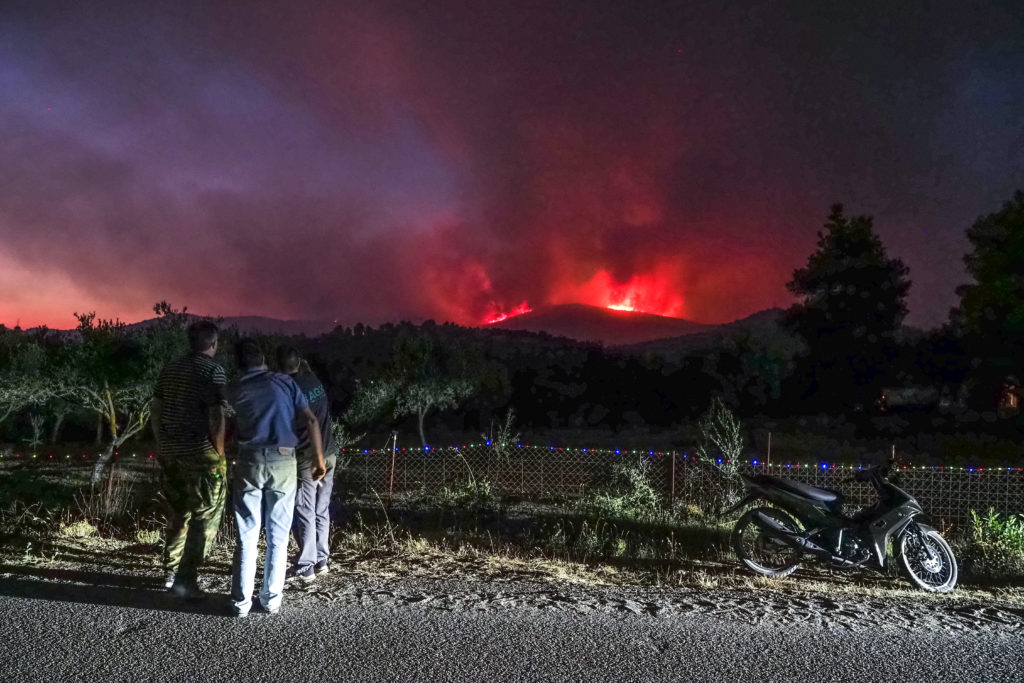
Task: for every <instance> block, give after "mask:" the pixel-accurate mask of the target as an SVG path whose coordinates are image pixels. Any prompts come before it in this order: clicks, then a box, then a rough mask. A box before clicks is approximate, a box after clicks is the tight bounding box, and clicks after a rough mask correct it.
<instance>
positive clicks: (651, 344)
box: [628, 308, 796, 354]
mask: <svg viewBox="0 0 1024 683" xmlns="http://www.w3.org/2000/svg"><path fill="white" fill-rule="evenodd" d="M782 314H783V310H782V309H781V308H769V309H766V310H763V311H758V312H757V313H754V314H751V315H749V316H747V317H746V318H740V319H739V320H734V321H733V322H731V323H723V324H721V325H709V326H707V327H708V329H705V330H700V331H698V332H695V333H692V334H687V335H685V336H682V337H676V338H673V339H655V340H650V341H643V342H638V343H636V344H630V345H629V348H628V350H629V351H633V352H637V353H654V354H661V353H668V352H675V351H698V350H701V349H705V348H709V347H713V346H717V345H718V344H719V343H720V342H721V340H722V339H723V338H724V337H732V336H734V335H737V334H743V333H747V334H751V335H753V336H755V337H757V338H759V339H762V340H773V341H775V342H778V343H780V344H784V345H787V346H789V345H793V344H795V343H796V342H795V341H794V340H793V337H792V335H791V334H789V333H788V332H786V331H785V330H783V329H782V326H781V325H780V322H781V320H782Z"/></svg>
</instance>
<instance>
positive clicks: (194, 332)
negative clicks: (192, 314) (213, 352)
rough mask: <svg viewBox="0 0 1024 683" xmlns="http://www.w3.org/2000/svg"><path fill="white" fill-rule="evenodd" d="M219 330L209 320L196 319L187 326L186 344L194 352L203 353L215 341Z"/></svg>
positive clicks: (211, 346)
mask: <svg viewBox="0 0 1024 683" xmlns="http://www.w3.org/2000/svg"><path fill="white" fill-rule="evenodd" d="M218 334H220V330H219V329H217V326H216V325H215V324H213V323H212V322H210V321H209V320H197V321H195V322H194V323H192V324H191V325H189V326H188V345H189V348H191V349H192V350H193V351H195V352H196V353H203V352H204V351H209V350H210V349H211V348H213V345H214V344H216V343H217V335H218Z"/></svg>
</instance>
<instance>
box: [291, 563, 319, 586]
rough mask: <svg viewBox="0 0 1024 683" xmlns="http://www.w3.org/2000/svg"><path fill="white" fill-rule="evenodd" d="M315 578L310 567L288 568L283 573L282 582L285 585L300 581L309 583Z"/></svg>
mask: <svg viewBox="0 0 1024 683" xmlns="http://www.w3.org/2000/svg"><path fill="white" fill-rule="evenodd" d="M315 578H316V574H315V573H314V572H313V568H312V567H306V568H305V569H299V568H298V567H289V568H288V570H287V571H286V572H285V573H284V580H285V581H286V582H287V583H291V582H292V581H301V582H302V583H309V582H310V581H312V580H313V579H315Z"/></svg>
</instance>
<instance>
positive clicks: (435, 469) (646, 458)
mask: <svg viewBox="0 0 1024 683" xmlns="http://www.w3.org/2000/svg"><path fill="white" fill-rule="evenodd" d="M339 460H340V462H339V465H342V467H340V468H339V474H338V485H339V487H341V488H344V489H347V490H348V491H350V492H352V493H370V492H373V491H376V492H378V493H387V492H393V493H400V492H407V491H422V492H426V493H431V492H440V491H441V490H442V489H444V488H446V487H448V488H457V487H460V486H464V485H465V484H467V483H469V482H476V483H483V482H487V483H488V484H489V486H490V489H491V491H492V492H494V493H497V494H499V495H504V496H512V497H519V498H525V499H563V500H564V499H576V498H580V497H582V496H584V495H586V494H587V493H588V492H591V491H594V490H596V489H597V488H599V487H601V486H602V485H604V484H606V483H607V482H609V481H610V479H611V478H612V475H613V473H614V468H615V467H616V465H618V464H623V463H635V462H642V463H643V466H644V467H645V469H646V471H647V473H648V476H649V478H650V480H651V483H652V485H653V486H654V487H655V488H656V489H657V490H658V491H659V492H661V493H662V495H663V496H664V499H665V502H666V505H674V506H687V505H693V506H695V507H697V508H700V509H701V510H703V511H708V510H717V509H720V508H721V507H722V506H723V503H724V502H728V501H727V499H728V498H729V497H730V496H729V493H728V492H727V491H725V492H723V486H722V479H721V477H720V476H719V475H718V474H717V473H716V470H715V463H711V462H702V461H698V460H697V459H696V458H695V457H694V456H693V455H692V454H689V453H685V452H678V451H675V452H674V451H644V450H604V449H586V448H559V447H553V446H546V447H541V446H531V445H522V446H519V445H517V446H509V447H505V448H496V447H493V446H487V445H476V446H458V447H455V446H452V447H445V448H430V449H419V448H415V449H413V448H409V449H407V448H400V449H398V450H391V449H384V450H355V449H348V450H345V451H344V452H343V453H342V454H341V457H340V459H339ZM94 461H95V458H94V457H90V456H88V455H87V454H78V455H70V454H67V455H64V456H61V455H44V454H40V455H38V456H37V455H29V454H20V453H15V452H2V453H0V467H3V468H5V469H6V468H8V467H23V466H27V467H31V468H33V469H36V468H45V469H47V470H51V469H52V470H53V472H54V473H55V474H56V473H58V472H59V471H62V470H65V469H66V468H67V467H68V466H70V467H71V468H73V469H75V470H81V472H82V473H84V472H87V471H88V470H89V469H91V467H92V465H93V464H94ZM115 467H116V469H117V471H119V472H124V473H134V474H135V476H158V473H159V467H158V465H157V461H156V459H155V455H154V454H153V453H151V452H140V453H138V454H134V453H133V454H122V455H121V456H120V457H119V458H118V460H117V463H116V465H115ZM856 469H857V466H856V465H852V466H851V465H846V464H843V465H840V464H822V463H811V464H805V463H799V464H798V463H771V464H770V465H769V464H766V463H764V462H763V461H760V460H756V459H754V460H750V461H745V462H744V463H743V465H742V466H741V467H740V471H743V472H753V473H759V474H771V475H774V476H779V477H784V478H787V479H793V480H795V481H799V482H802V483H805V484H810V485H812V486H817V487H819V488H826V489H835V490H840V491H842V492H843V494H844V496H845V501H846V504H847V506H848V508H849V509H850V510H851V511H852V510H853V509H856V508H858V507H861V506H864V505H869V504H871V503H872V502H874V500H875V496H874V490H873V489H872V488H871V487H870V486H869V485H868V484H862V483H854V482H850V481H848V480H849V479H850V478H851V477H852V476H853V474H854V470H856ZM82 476H84V474H83V475H82ZM891 479H892V481H893V482H894V483H895V484H896V485H897V486H900V487H901V488H903V489H905V490H906V491H907V492H908V493H910V494H912V495H913V496H914V497H915V498H917V500H918V501H919V502H920V503H921V505H922V506H923V507H924V509H925V512H926V513H927V514H928V516H929V518H930V519H931V520H932V521H933V522H934V523H936V524H938V525H940V526H945V525H950V524H963V523H965V522H967V521H969V520H970V511H971V510H977V511H978V512H984V511H987V510H988V509H989V508H992V509H993V510H995V511H996V512H998V513H1000V514H1002V515H1009V514H1019V513H1024V471H1022V469H1021V468H1020V467H948V466H910V465H907V466H905V467H904V466H898V467H897V468H896V470H895V471H894V472H893V476H892V477H891ZM733 493H736V491H734V492H733Z"/></svg>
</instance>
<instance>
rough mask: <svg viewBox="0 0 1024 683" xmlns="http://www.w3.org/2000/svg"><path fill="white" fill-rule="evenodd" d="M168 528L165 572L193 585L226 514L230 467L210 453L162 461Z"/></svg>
mask: <svg viewBox="0 0 1024 683" xmlns="http://www.w3.org/2000/svg"><path fill="white" fill-rule="evenodd" d="M160 464H161V468H162V469H163V483H164V496H165V497H166V499H167V506H168V511H167V528H166V529H165V530H164V557H163V561H164V568H165V569H166V570H167V571H168V572H174V575H175V579H176V580H177V581H181V582H193V581H195V579H196V575H197V573H198V571H199V567H200V565H202V563H203V560H205V559H206V555H207V554H208V553H209V552H210V548H211V546H212V545H213V541H214V539H215V538H216V536H217V528H218V527H219V526H220V518H221V515H222V514H223V513H224V501H225V495H226V490H227V486H226V483H225V480H226V473H227V463H226V462H225V458H224V456H223V455H219V454H218V453H217V452H216V451H215V450H213V449H210V450H208V451H206V452H204V453H199V454H196V455H189V456H178V457H173V458H161V461H160Z"/></svg>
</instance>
